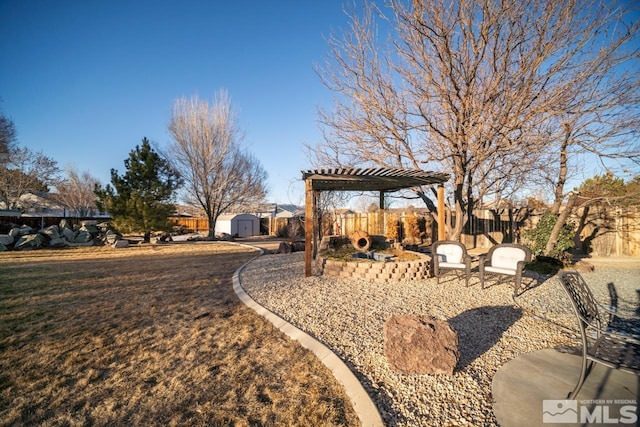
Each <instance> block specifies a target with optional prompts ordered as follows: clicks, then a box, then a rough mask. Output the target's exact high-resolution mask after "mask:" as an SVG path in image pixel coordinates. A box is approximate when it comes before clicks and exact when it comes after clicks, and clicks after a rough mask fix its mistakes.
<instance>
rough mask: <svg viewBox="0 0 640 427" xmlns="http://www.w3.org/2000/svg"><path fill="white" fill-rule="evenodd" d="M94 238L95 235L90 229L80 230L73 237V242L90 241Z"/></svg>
mask: <svg viewBox="0 0 640 427" xmlns="http://www.w3.org/2000/svg"><path fill="white" fill-rule="evenodd" d="M92 238H93V236H92V235H91V233H89V232H88V231H79V232H78V234H76V237H75V239H73V243H88V242H90V241H91V239H92Z"/></svg>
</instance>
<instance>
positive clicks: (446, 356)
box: [383, 315, 460, 375]
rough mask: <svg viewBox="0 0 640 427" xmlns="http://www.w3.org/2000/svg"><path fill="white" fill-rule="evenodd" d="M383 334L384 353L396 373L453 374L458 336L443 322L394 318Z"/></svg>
mask: <svg viewBox="0 0 640 427" xmlns="http://www.w3.org/2000/svg"><path fill="white" fill-rule="evenodd" d="M383 333H384V353H385V355H386V357H387V360H388V361H389V364H390V365H391V368H392V369H393V370H395V371H396V372H400V373H404V374H447V375H452V374H453V371H454V369H455V367H456V365H457V363H458V360H459V359H460V353H459V351H458V334H457V332H456V331H455V330H454V329H453V328H452V327H451V326H450V325H449V323H447V322H446V321H443V320H438V319H435V318H433V317H430V316H416V315H393V316H391V317H390V318H389V319H388V320H387V321H386V322H385V323H384V326H383Z"/></svg>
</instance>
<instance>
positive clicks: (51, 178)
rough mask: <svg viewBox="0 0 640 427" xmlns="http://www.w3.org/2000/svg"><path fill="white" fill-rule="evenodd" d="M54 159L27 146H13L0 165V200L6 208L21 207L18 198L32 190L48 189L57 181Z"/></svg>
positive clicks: (57, 171) (56, 167)
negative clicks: (6, 160)
mask: <svg viewBox="0 0 640 427" xmlns="http://www.w3.org/2000/svg"><path fill="white" fill-rule="evenodd" d="M59 172H60V169H58V165H57V163H56V161H55V160H53V159H52V158H50V157H47V156H45V155H44V154H43V153H41V152H33V151H31V150H30V149H28V148H27V147H15V148H13V149H12V150H10V152H9V159H8V162H7V163H6V164H5V165H0V202H3V204H4V206H5V207H6V208H7V209H17V208H21V207H22V206H21V205H20V198H21V197H22V196H23V195H25V194H27V193H29V192H33V191H44V192H47V191H49V187H50V186H55V185H56V183H57V182H58V179H59V177H58V174H59Z"/></svg>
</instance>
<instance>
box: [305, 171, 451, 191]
mask: <svg viewBox="0 0 640 427" xmlns="http://www.w3.org/2000/svg"><path fill="white" fill-rule="evenodd" d="M302 179H304V180H310V181H311V188H312V189H313V190H316V191H331V190H335V191H389V192H390V191H398V190H402V189H403V188H412V187H419V186H421V185H433V184H442V183H444V182H446V181H447V180H448V179H449V174H448V173H443V172H428V171H423V170H417V169H394V168H329V169H313V170H307V171H302Z"/></svg>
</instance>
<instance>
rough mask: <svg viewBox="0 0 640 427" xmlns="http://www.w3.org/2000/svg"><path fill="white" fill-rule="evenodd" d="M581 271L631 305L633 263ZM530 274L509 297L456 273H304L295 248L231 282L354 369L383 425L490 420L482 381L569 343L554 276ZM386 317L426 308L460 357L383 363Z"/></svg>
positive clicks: (638, 266)
mask: <svg viewBox="0 0 640 427" xmlns="http://www.w3.org/2000/svg"><path fill="white" fill-rule="evenodd" d="M583 276H584V277H585V279H586V280H587V282H588V283H589V285H590V286H591V288H592V289H593V291H594V294H595V295H596V298H598V299H599V300H600V301H602V302H605V303H607V302H608V301H609V298H608V295H609V294H608V290H607V283H610V282H612V283H614V285H615V287H616V290H617V292H618V296H619V298H620V300H627V301H630V302H631V303H633V304H636V305H637V301H638V298H639V295H640V283H639V278H640V261H639V262H638V263H627V264H625V265H622V266H617V265H613V266H610V265H607V266H598V265H596V270H595V272H593V273H584V274H583ZM545 279H547V278H545V277H540V276H537V275H536V274H535V273H534V274H529V275H528V277H526V278H525V279H524V280H525V283H527V284H528V285H529V286H530V287H531V289H529V290H528V291H527V292H525V293H524V294H523V295H521V296H520V297H518V298H517V299H516V302H514V300H513V299H512V296H511V295H512V285H511V284H507V283H504V284H494V285H492V286H489V287H487V288H485V289H480V284H479V282H478V280H477V278H472V281H471V283H470V287H468V288H467V287H465V286H464V281H460V280H458V279H457V278H456V276H455V275H453V274H451V275H449V276H446V277H444V278H443V279H441V283H440V284H437V283H436V280H435V279H429V280H425V281H405V282H369V281H364V280H354V279H349V280H341V279H336V278H329V277H323V276H312V277H308V278H305V277H304V254H303V253H293V254H288V255H265V256H262V257H260V258H258V259H256V260H254V261H253V262H251V263H250V264H249V265H248V266H247V267H246V268H245V269H244V271H243V272H242V274H241V276H240V281H241V284H242V286H243V288H244V289H245V290H246V292H247V293H248V294H249V295H251V297H252V298H253V299H255V300H256V301H257V302H258V303H260V304H262V305H263V306H265V307H267V308H268V309H270V310H271V311H273V312H275V313H277V314H278V315H280V316H281V317H282V318H284V319H286V320H287V321H289V322H291V323H292V324H294V325H296V326H297V327H299V328H300V329H303V330H304V331H306V332H307V333H309V334H311V335H313V336H314V337H316V338H317V339H319V340H320V341H322V342H323V343H325V344H326V345H327V346H328V347H330V348H331V349H332V350H333V351H334V352H336V354H337V355H338V356H339V357H341V358H342V359H343V360H344V361H345V362H346V363H347V365H348V366H349V367H350V368H351V369H352V370H353V371H354V372H355V374H356V375H357V376H358V378H359V379H360V381H361V382H362V383H363V385H364V387H365V389H366V390H367V391H368V392H369V394H370V395H371V397H372V398H373V399H374V401H375V402H376V404H377V406H378V408H379V409H380V412H381V415H382V418H383V420H384V421H385V423H386V424H387V425H389V426H444V425H496V419H495V417H494V415H493V411H492V398H491V380H492V378H493V376H494V374H495V373H496V371H497V370H498V369H499V368H500V366H502V365H503V364H505V363H506V362H508V361H509V360H511V359H513V358H515V357H517V356H519V355H521V354H524V353H528V352H531V351H535V350H539V349H543V348H550V347H563V348H566V347H575V346H576V345H578V343H579V342H578V340H577V335H576V334H575V333H574V332H572V331H571V330H570V329H571V328H573V327H574V322H575V320H574V319H575V318H574V317H573V314H572V313H571V312H570V309H571V307H570V305H569V301H568V299H567V297H566V296H565V294H564V290H563V289H562V288H561V286H560V284H559V283H557V281H556V280H555V279H554V278H550V279H548V280H545ZM392 314H426V315H430V316H433V317H436V318H439V319H443V320H448V321H449V322H450V324H451V325H452V326H453V327H454V328H455V329H456V330H457V331H458V337H459V350H460V355H461V356H460V361H459V363H458V366H457V368H456V372H455V373H454V374H453V375H452V376H448V375H405V374H398V373H396V372H394V371H393V370H391V368H390V366H389V364H388V363H387V360H386V357H385V355H384V343H383V335H382V326H383V324H384V322H385V321H386V320H387V319H388V318H389V317H390V316H391V315H392Z"/></svg>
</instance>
